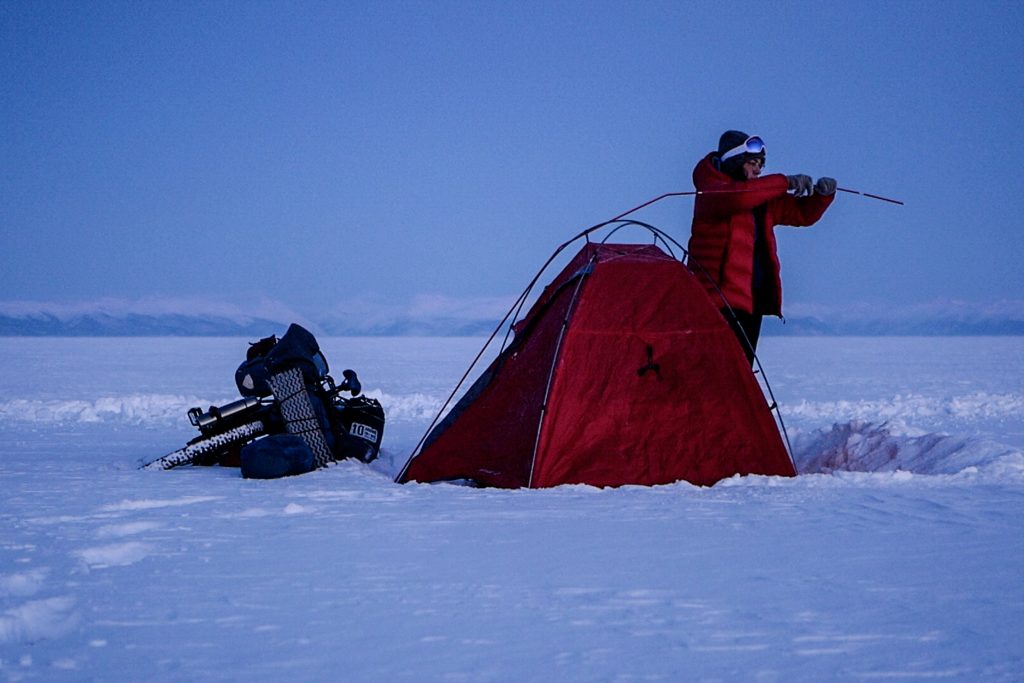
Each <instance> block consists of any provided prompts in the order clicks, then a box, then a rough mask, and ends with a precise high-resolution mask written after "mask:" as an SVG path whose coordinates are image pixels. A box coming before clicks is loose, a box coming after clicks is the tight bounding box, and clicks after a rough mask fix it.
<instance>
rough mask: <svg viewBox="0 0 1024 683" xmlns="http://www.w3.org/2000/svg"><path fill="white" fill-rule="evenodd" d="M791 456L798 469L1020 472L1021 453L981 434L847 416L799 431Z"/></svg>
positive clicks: (1023, 464)
mask: <svg viewBox="0 0 1024 683" xmlns="http://www.w3.org/2000/svg"><path fill="white" fill-rule="evenodd" d="M793 459H794V461H795V462H796V467H797V471H798V472H799V473H800V474H814V473H826V474H827V473H831V472H836V471H848V472H896V471H905V472H913V473H917V474H959V473H971V472H977V471H987V472H991V473H999V474H1002V475H1006V476H1013V475H1017V476H1020V477H1024V453H1022V452H1021V451H1019V450H1017V449H1014V448H1012V447H1010V446H1006V445H1003V444H999V443H996V442H994V441H990V440H986V439H980V438H974V437H963V436H951V435H948V434H938V433H921V432H920V431H919V430H914V429H911V428H909V427H907V426H906V425H905V424H903V423H901V422H888V421H886V422H881V423H875V422H865V421H861V420H853V421H852V422H847V423H843V424H834V425H832V428H831V429H820V430H817V431H814V432H810V433H806V434H799V435H797V437H796V438H795V439H794V440H793Z"/></svg>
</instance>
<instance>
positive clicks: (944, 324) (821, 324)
mask: <svg viewBox="0 0 1024 683" xmlns="http://www.w3.org/2000/svg"><path fill="white" fill-rule="evenodd" d="M507 307H508V302H505V301H503V300H500V299H472V300H470V299H467V300H458V299H449V298H443V297H420V298H417V299H416V300H414V301H413V302H411V303H410V304H408V305H405V306H401V307H395V306H391V307H388V306H384V305H380V304H373V303H367V302H355V303H351V304H342V305H339V306H338V307H336V308H335V309H333V310H332V311H330V312H327V313H325V314H323V315H320V316H315V317H314V316H303V315H301V314H297V313H295V312H294V311H292V310H291V309H288V308H287V307H285V306H283V305H281V304H279V303H276V302H261V303H260V304H257V305H254V306H252V307H251V309H243V308H239V307H236V306H232V305H228V304H219V305H210V304H209V303H208V302H204V303H203V304H195V305H193V303H192V302H187V301H173V302H172V301H154V300H146V301H137V302H126V301H113V300H103V301H99V302H93V303H78V304H55V303H39V302H0V336H62V337H87V336H88V337H135V336H181V337H204V336H226V337H228V336H231V337H234V336H237V337H250V338H254V339H255V338H259V337H264V336H267V335H269V334H273V333H277V334H280V333H281V332H283V331H284V330H285V329H286V328H287V326H288V324H289V323H291V322H298V323H300V324H302V325H303V326H305V327H307V328H309V329H310V330H312V331H313V332H315V333H316V334H319V335H327V336H482V335H487V334H490V333H491V332H493V331H494V328H495V326H496V325H497V323H498V321H499V320H501V318H502V317H503V316H504V314H505V311H506V310H507ZM763 334H765V335H784V336H954V335H956V336H980V335H998V336H1006V335H1024V302H1000V303H998V304H993V305H989V306H987V307H980V306H977V305H973V304H968V303H964V302H934V303H930V304H925V305H918V306H912V307H903V308H899V309H885V310H882V309H878V308H873V307H869V306H866V305H857V306H851V307H845V308H838V307H827V308H826V307H820V306H793V307H792V314H791V315H790V316H789V317H787V319H786V321H785V324H779V323H778V322H776V321H774V320H771V321H769V322H767V323H766V324H765V328H764V331H763Z"/></svg>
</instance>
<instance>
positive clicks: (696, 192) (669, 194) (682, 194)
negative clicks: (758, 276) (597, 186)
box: [608, 187, 904, 223]
mask: <svg viewBox="0 0 1024 683" xmlns="http://www.w3.org/2000/svg"><path fill="white" fill-rule="evenodd" d="M836 190H838V191H839V192H848V193H850V194H856V195H860V196H861V197H870V198H871V199H879V200H881V201H883V202H889V203H890V204H899V205H900V206H903V205H904V204H903V202H902V201H900V200H899V199H889V198H888V197H883V196H881V195H877V194H871V193H870V192H861V191H860V190H850V189H848V188H845V187H837V188H836ZM736 192H752V190H739V189H736V190H733V189H730V190H690V191H688V192H666V193H665V194H661V195H658V196H657V197H655V198H654V199H648V200H647V201H646V202H644V203H643V204H639V205H637V206H634V207H633V208H632V209H630V210H629V211H625V212H623V213H620V214H619V215H618V216H616V217H615V218H612V219H609V220H608V222H609V223H611V222H613V221H617V220H619V219H620V218H625V217H626V216H628V215H629V214H631V213H636V212H637V211H639V210H640V209H643V208H645V207H648V206H650V205H651V204H655V203H657V202H660V201H661V200H662V199H667V198H668V197H696V196H697V195H702V194H733V193H736Z"/></svg>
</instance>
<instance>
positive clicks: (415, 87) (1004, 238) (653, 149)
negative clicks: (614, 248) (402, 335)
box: [0, 0, 1024, 315]
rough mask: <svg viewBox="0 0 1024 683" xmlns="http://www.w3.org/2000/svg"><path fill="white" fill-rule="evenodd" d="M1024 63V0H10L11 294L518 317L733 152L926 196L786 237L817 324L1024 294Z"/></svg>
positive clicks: (0, 7) (2, 9)
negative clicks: (565, 268) (763, 151)
mask: <svg viewBox="0 0 1024 683" xmlns="http://www.w3.org/2000/svg"><path fill="white" fill-rule="evenodd" d="M1022 65H1024V3H1020V2H985V1H977V0H976V1H972V2H853V3H845V2H824V3H822V2H819V3H807V2H800V3H785V2H783V3H749V4H747V3H718V2H714V3H712V2H707V3H687V2H664V3H662V2H621V3H619V2H616V3H611V2H510V3H500V2H469V1H466V2H389V3H347V2H323V3H320V2H299V3H284V2H230V3H223V2H220V3H219V2H198V3H189V2H117V3H109V2H59V3H52V2H40V1H37V0H32V1H30V2H12V1H11V0H0V92H2V93H3V94H2V97H0V231H2V232H0V240H2V241H0V299H3V300H40V301H83V300H89V299H92V298H99V297H110V296H113V297H128V298H138V297H197V296H209V297H212V298H214V299H217V300H221V301H237V302H247V301H253V300H255V299H256V298H258V297H260V296H268V297H271V298H273V299H276V300H279V301H281V302H284V303H286V304H287V305H289V306H293V307H294V308H295V309H296V310H299V311H303V312H306V313H309V314H311V315H315V314H316V313H317V312H319V311H323V310H326V309H329V308H332V307H335V306H337V305H338V304H339V302H352V301H358V300H372V301H380V302H403V301H408V300H410V299H412V298H413V297H415V296H416V295H417V294H438V295H444V296H447V297H451V298H454V299H461V298H467V299H472V298H474V297H506V296H508V297H511V296H514V295H516V294H518V293H519V291H521V289H522V288H523V286H524V285H525V284H526V282H527V281H528V280H529V278H530V277H532V276H533V274H534V273H535V271H536V270H537V268H538V267H539V266H540V264H541V263H542V262H543V261H544V259H545V258H546V257H547V256H548V255H549V254H550V252H551V251H552V249H553V248H554V247H555V246H556V245H558V244H559V243H561V242H562V241H563V240H565V239H566V238H568V237H570V236H571V235H573V234H575V233H576V232H578V231H579V230H581V229H583V228H585V227H587V226H589V225H591V224H594V223H597V222H599V221H601V220H604V219H607V218H610V217H611V216H614V215H616V214H618V213H620V212H621V211H623V210H625V209H627V208H630V207H632V206H634V205H636V204H639V203H640V202H642V201H644V200H646V199H648V198H651V197H653V196H655V195H658V194H661V193H663V192H670V191H679V190H689V189H692V183H691V180H690V174H691V171H692V168H693V166H694V164H695V163H696V161H697V160H698V159H699V158H700V157H701V156H703V155H704V154H705V153H706V152H708V151H710V150H711V149H712V148H713V147H714V146H715V145H716V143H717V139H718V136H719V134H720V133H721V132H722V131H723V130H725V129H727V128H739V129H742V130H745V131H747V132H749V133H756V134H760V135H761V136H762V137H763V138H764V139H765V140H766V142H767V145H768V168H767V171H768V172H783V173H807V174H809V175H812V176H815V177H817V176H820V175H831V176H834V177H836V178H837V179H838V180H839V183H840V185H841V186H845V187H850V188H854V189H860V190H865V191H868V192H874V193H878V194H882V195H888V196H893V197H897V198H900V199H903V200H904V201H905V202H906V206H905V207H896V206H893V205H888V204H883V203H881V202H877V201H871V200H866V199H863V198H859V197H855V196H852V195H842V196H840V197H839V198H838V199H837V201H836V202H835V204H834V205H833V208H832V209H831V210H830V211H829V213H828V214H826V216H825V218H824V219H823V220H822V221H821V222H820V223H819V224H818V225H817V226H815V227H814V228H811V229H810V230H806V231H805V230H799V229H795V228H792V229H791V228H779V229H778V233H777V234H778V235H779V237H780V249H781V256H782V260H783V279H784V282H785V286H786V301H787V305H789V306H791V305H793V304H824V305H828V306H847V305H851V304H859V303H864V302H867V303H870V304H884V303H893V304H897V305H905V304H914V303H922V302H931V301H935V300H937V299H959V300H966V301H970V302H978V303H979V304H985V303H986V302H989V301H995V300H1006V299H1018V300H1019V299H1024V297H1022V296H1021V292H1022V291H1024V276H1022V274H1021V273H1022V271H1024V268H1022V261H1024V233H1022V221H1021V203H1022V197H1024V173H1022V171H1021V168H1020V165H1021V161H1022V160H1024V131H1022V127H1021V119H1022V113H1024V66H1022ZM691 212H692V204H691V202H690V200H689V199H674V200H669V201H668V202H667V203H664V204H662V205H660V206H658V207H654V208H652V209H651V210H649V211H647V212H645V213H643V214H639V215H638V217H639V218H642V219H644V220H647V221H649V222H652V223H654V224H655V225H657V226H658V227H660V228H662V229H664V230H666V231H668V232H670V233H671V234H673V235H674V236H675V237H676V238H677V239H678V240H679V241H681V242H684V243H685V240H686V238H687V237H688V234H689V223H690V216H691ZM637 237H639V235H638V236H637Z"/></svg>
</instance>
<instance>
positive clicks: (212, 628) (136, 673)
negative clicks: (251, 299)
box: [0, 330, 1024, 682]
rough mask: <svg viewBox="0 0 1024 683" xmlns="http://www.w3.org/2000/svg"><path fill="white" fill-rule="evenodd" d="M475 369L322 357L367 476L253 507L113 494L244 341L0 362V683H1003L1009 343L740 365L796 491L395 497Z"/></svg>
mask: <svg viewBox="0 0 1024 683" xmlns="http://www.w3.org/2000/svg"><path fill="white" fill-rule="evenodd" d="M271 331H277V332H281V331H283V330H268V333H269V332H271ZM480 341H481V340H478V339H437V338H431V339H412V338H386V339H370V338H337V339H322V340H321V342H322V345H323V347H324V351H325V353H326V355H327V357H328V359H329V360H330V361H331V362H332V365H333V366H334V368H335V370H336V371H337V370H340V369H341V368H343V367H353V368H355V369H356V370H358V371H359V373H360V376H361V378H362V379H363V381H364V385H365V387H366V389H367V390H368V393H369V394H370V395H373V396H376V397H379V398H380V399H381V402H382V403H383V404H384V407H385V409H386V410H387V412H388V424H387V427H386V431H385V437H384V438H385V441H384V445H385V453H384V456H383V457H382V458H381V459H380V460H379V461H378V462H376V463H374V464H373V465H372V466H371V467H366V466H363V465H359V464H353V463H343V464H341V465H338V466H334V467H331V468H329V469H327V470H323V471H319V472H315V473H312V474H309V475H304V476H301V477H293V478H289V479H283V480H277V481H247V480H243V479H241V478H240V477H239V476H238V472H237V470H230V469H221V468H184V469H179V470H174V471H171V472H159V471H139V470H137V469H136V468H135V466H136V463H137V461H138V460H139V459H140V458H146V459H149V458H153V457H156V456H158V455H160V454H162V453H164V452H167V451H170V450H173V449H174V448H177V447H178V446H180V445H182V444H183V443H184V442H185V441H186V440H187V439H188V438H191V436H192V428H191V427H190V426H189V425H188V424H187V421H186V419H185V416H184V413H185V411H186V410H187V409H188V408H189V407H191V406H193V405H204V406H205V405H209V404H211V403H217V404H219V403H222V402H225V401H227V400H230V399H232V398H234V396H235V391H234V383H233V372H234V368H235V367H236V366H237V365H238V363H239V361H240V360H241V357H242V356H243V355H244V351H245V346H246V344H245V340H239V339H180V338H152V339H132V338H122V339H54V338H42V339H27V338H0V386H2V388H3V391H2V392H0V491H2V495H0V680H12V681H16V680H47V681H50V680H68V681H82V680H99V681H193V680H214V681H216V680H224V681H236V680H242V681H249V682H255V681H434V680H442V681H650V680H664V681H690V680H724V681H733V680H737V681H748V680H749V681H824V680H863V679H868V680H871V679H889V680H907V679H914V680H917V679H922V678H925V679H928V678H934V679H941V680H962V681H976V680H1006V681H1019V680H1022V679H1024V571H1022V565H1024V533H1022V523H1021V519H1022V518H1024V338H1020V337H1005V338H870V339H860V338H779V337H767V338H765V339H764V340H763V342H762V346H763V349H762V356H763V361H764V363H765V366H766V368H767V370H768V373H769V378H770V379H771V381H772V385H773V388H774V390H775V394H776V396H777V398H778V399H779V401H780V403H781V405H782V407H783V410H784V413H783V414H784V417H785V418H786V424H787V426H788V428H789V433H790V438H791V440H792V442H793V446H794V451H795V455H796V459H797V462H798V466H799V467H800V469H801V471H802V472H803V474H802V475H801V476H799V477H797V478H795V479H779V478H765V477H751V478H745V479H741V478H734V479H730V480H727V481H724V482H721V483H719V484H718V485H716V486H714V487H711V488H697V487H693V486H689V485H687V484H675V485H671V486H660V487H653V488H642V487H623V488H620V489H607V490H599V489H594V488H590V487H582V486H571V487H561V488H557V489H550V490H541V491H526V490H522V491H504V490H483V489H471V488H465V487H459V486H452V485H408V486H398V485H395V484H393V483H392V482H391V476H392V475H393V474H394V473H395V471H396V470H397V469H398V468H399V467H400V466H401V465H402V463H404V461H405V458H406V457H407V455H408V454H409V452H410V451H411V450H412V449H413V447H414V446H415V444H416V442H417V440H418V439H419V437H420V436H421V434H422V431H423V429H424V427H425V426H426V424H427V423H428V422H429V420H430V419H431V417H432V416H433V413H434V411H435V410H436V409H437V408H438V406H440V405H441V403H442V402H443V401H444V399H445V397H446V396H447V394H448V392H449V391H450V390H451V389H452V387H453V385H454V383H455V381H456V380H457V379H458V377H459V376H460V375H461V374H462V372H463V371H464V370H465V367H466V365H467V363H468V361H469V359H470V358H472V356H473V355H474V354H475V353H476V351H477V350H478V348H479V346H480Z"/></svg>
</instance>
